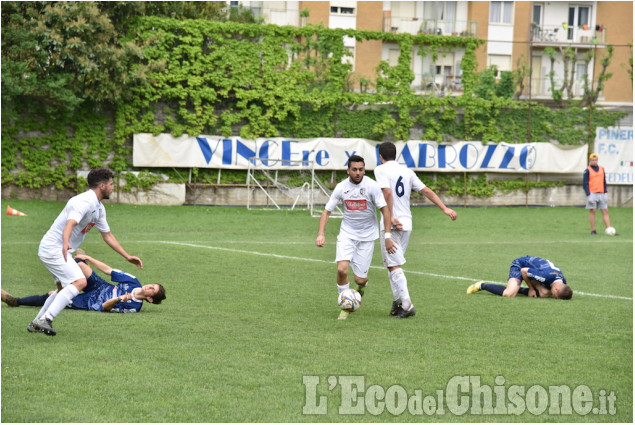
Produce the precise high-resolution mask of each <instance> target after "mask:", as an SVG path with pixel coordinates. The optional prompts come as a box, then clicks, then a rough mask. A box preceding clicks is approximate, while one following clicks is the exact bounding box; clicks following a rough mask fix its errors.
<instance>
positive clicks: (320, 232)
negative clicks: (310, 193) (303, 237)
mask: <svg viewBox="0 0 635 425" xmlns="http://www.w3.org/2000/svg"><path fill="white" fill-rule="evenodd" d="M330 216H331V212H330V211H329V210H324V211H322V215H321V216H320V225H319V227H318V235H317V238H315V244H316V245H317V246H319V247H323V246H324V242H325V237H324V230H325V229H326V223H327V222H328V221H329V217H330Z"/></svg>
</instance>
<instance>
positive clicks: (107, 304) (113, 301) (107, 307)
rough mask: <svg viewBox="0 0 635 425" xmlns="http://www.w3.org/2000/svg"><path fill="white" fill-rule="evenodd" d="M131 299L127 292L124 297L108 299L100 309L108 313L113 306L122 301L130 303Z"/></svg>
mask: <svg viewBox="0 0 635 425" xmlns="http://www.w3.org/2000/svg"><path fill="white" fill-rule="evenodd" d="M131 299H132V294H131V293H129V292H126V293H125V294H124V295H120V296H118V297H113V298H111V299H109V300H108V301H106V302H105V303H103V304H102V305H101V307H102V308H103V309H104V311H110V310H112V309H113V307H114V306H115V304H117V303H119V302H122V301H130V300H131Z"/></svg>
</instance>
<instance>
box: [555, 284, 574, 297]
mask: <svg viewBox="0 0 635 425" xmlns="http://www.w3.org/2000/svg"><path fill="white" fill-rule="evenodd" d="M571 297H573V289H571V288H570V287H569V285H566V284H564V285H562V289H561V290H560V292H559V293H558V299H559V300H570V299H571Z"/></svg>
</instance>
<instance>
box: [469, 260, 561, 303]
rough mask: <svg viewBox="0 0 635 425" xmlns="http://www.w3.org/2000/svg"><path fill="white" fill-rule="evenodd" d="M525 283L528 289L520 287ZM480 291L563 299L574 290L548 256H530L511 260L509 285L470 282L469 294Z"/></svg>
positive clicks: (503, 294) (512, 295)
mask: <svg viewBox="0 0 635 425" xmlns="http://www.w3.org/2000/svg"><path fill="white" fill-rule="evenodd" d="M522 282H525V283H526V284H527V286H528V288H521V287H520V285H521V283H522ZM481 290H485V291H488V292H491V293H492V294H496V295H500V296H503V297H515V296H516V295H517V294H523V295H526V296H528V297H535V298H549V297H551V296H553V297H554V298H558V299H561V300H569V299H571V297H572V296H573V291H572V290H571V288H570V287H569V286H568V285H567V280H566V279H565V278H564V275H563V274H562V271H561V270H560V268H558V267H557V266H556V265H555V264H553V263H552V262H551V261H549V260H547V259H544V258H540V257H532V256H529V255H526V256H524V257H519V258H516V259H515V260H514V261H512V265H511V267H510V268H509V280H508V281H507V286H503V285H495V284H491V283H485V282H484V281H482V280H481V281H479V282H476V283H474V284H472V285H470V287H469V288H467V293H468V294H474V293H476V292H479V291H481Z"/></svg>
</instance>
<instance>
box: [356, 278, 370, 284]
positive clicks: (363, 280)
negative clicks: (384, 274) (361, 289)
mask: <svg viewBox="0 0 635 425" xmlns="http://www.w3.org/2000/svg"><path fill="white" fill-rule="evenodd" d="M355 283H356V284H358V285H361V286H365V285H366V283H368V278H367V277H359V276H355Z"/></svg>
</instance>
